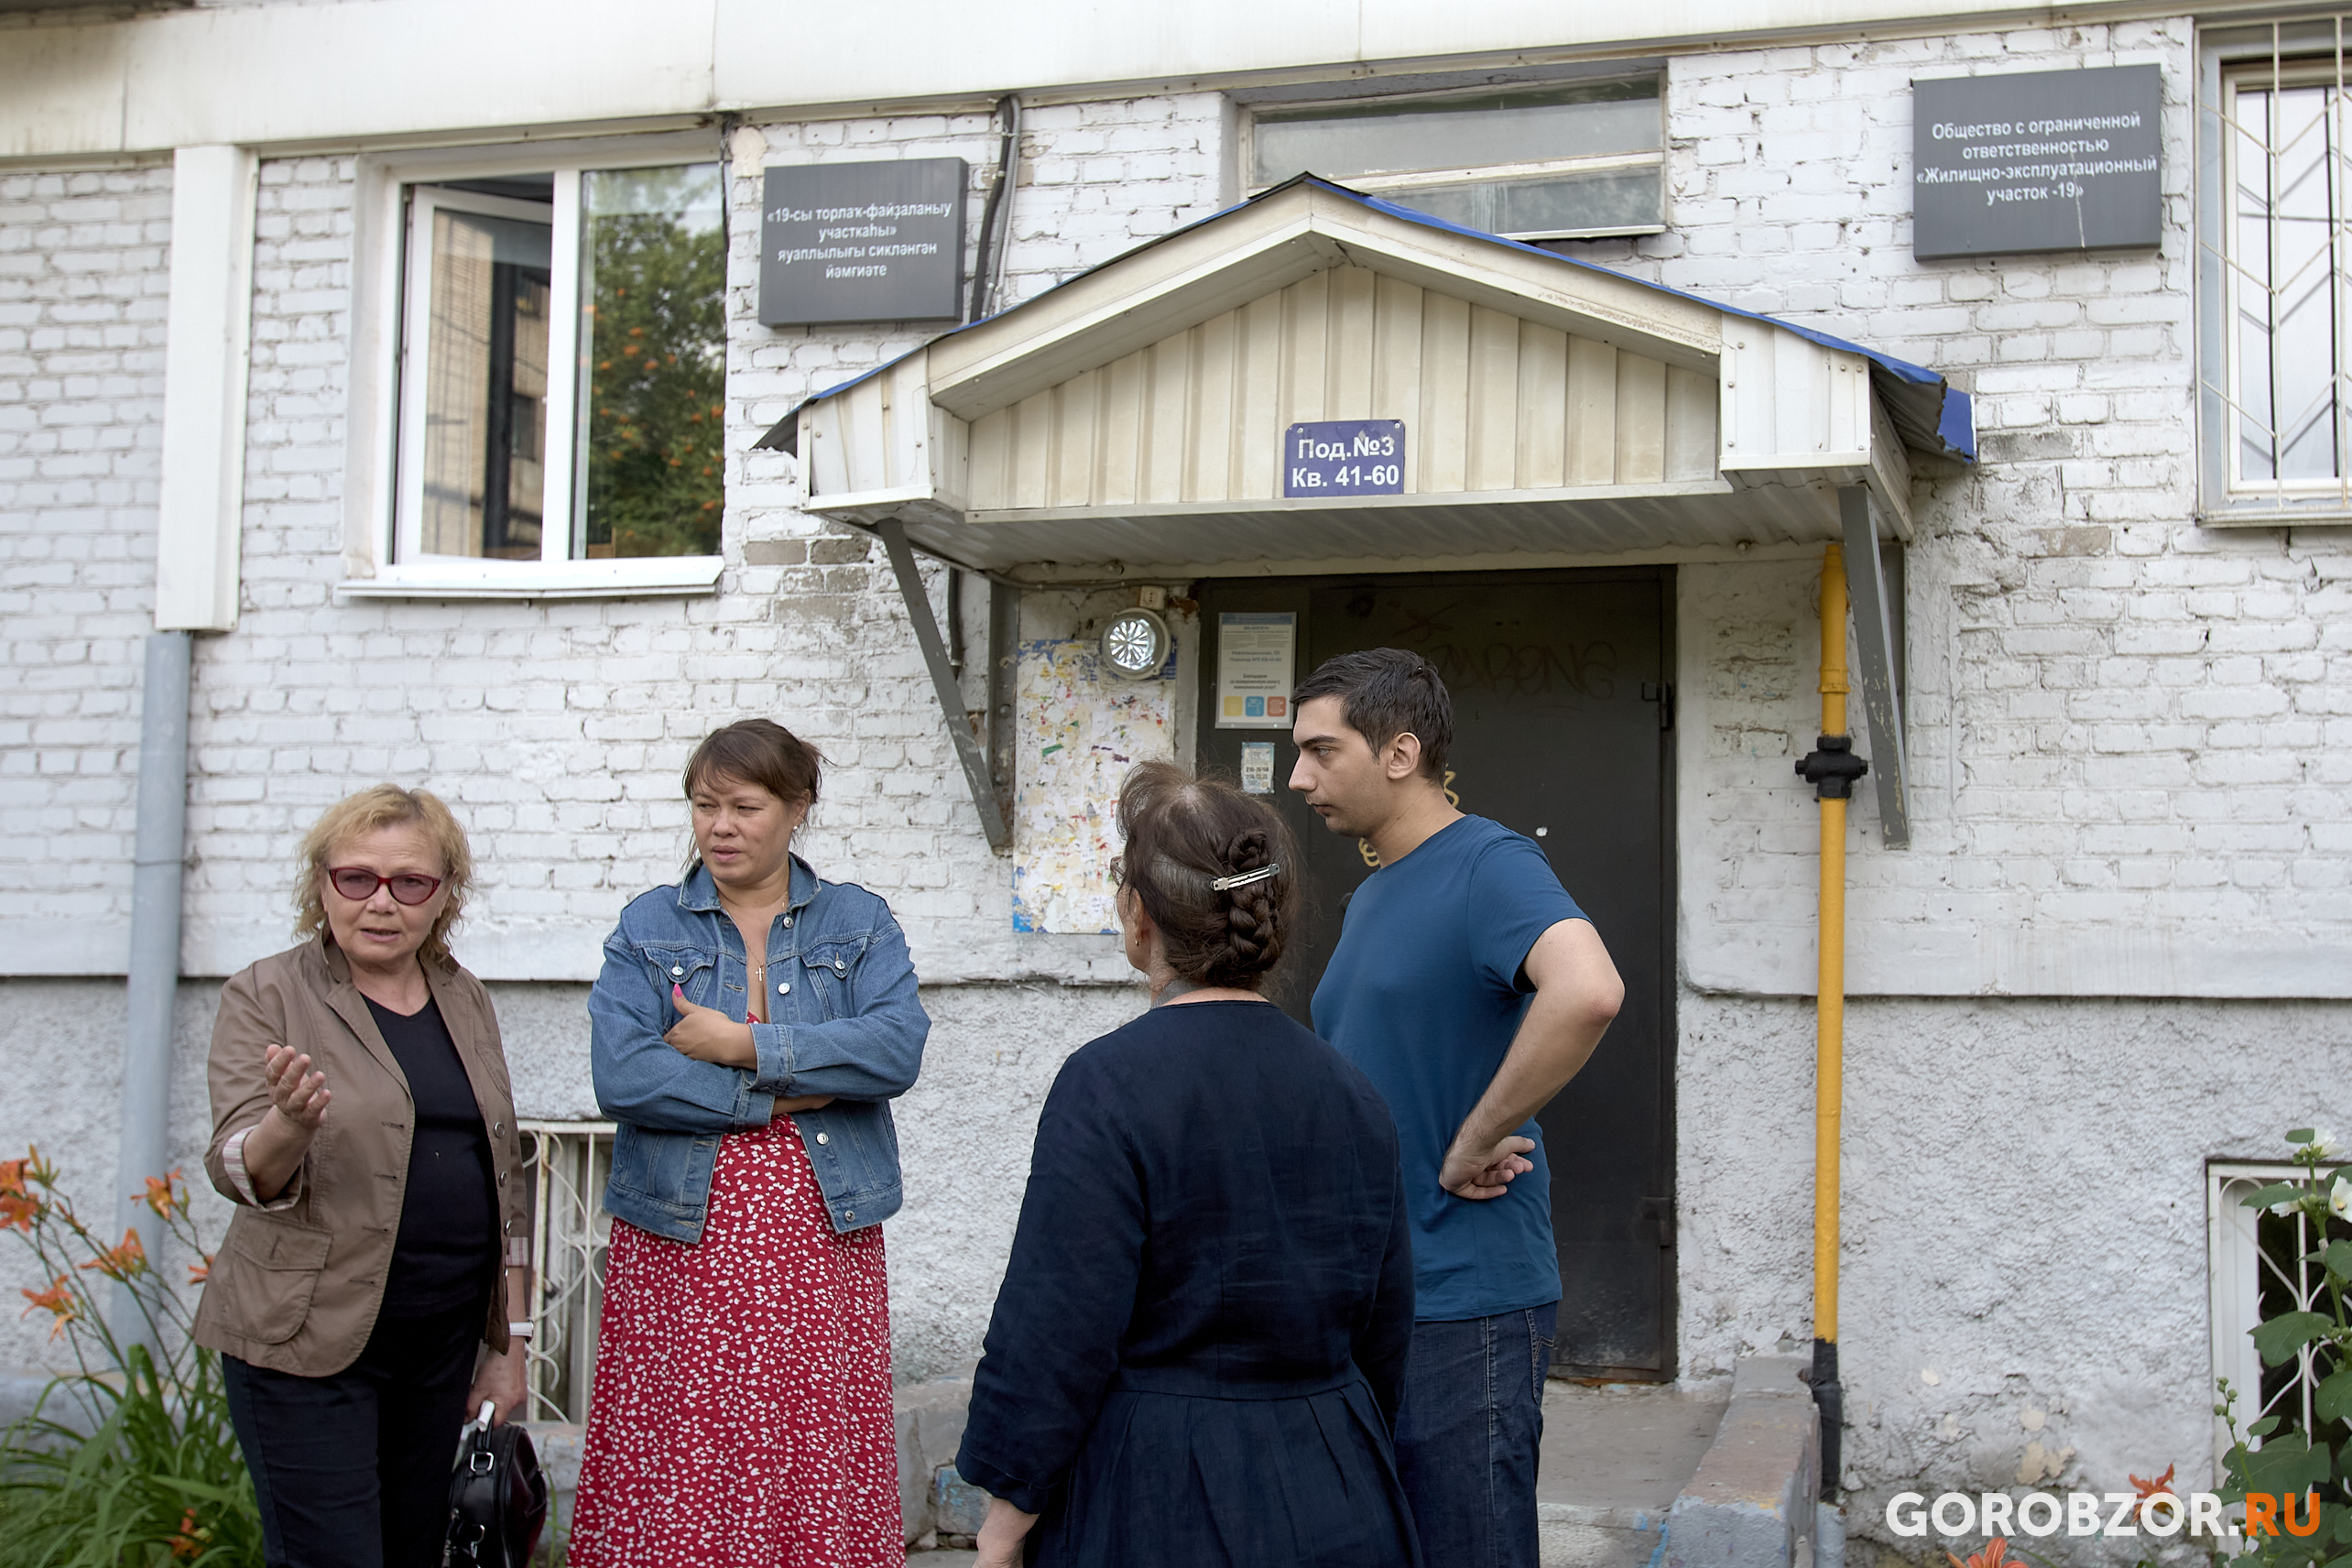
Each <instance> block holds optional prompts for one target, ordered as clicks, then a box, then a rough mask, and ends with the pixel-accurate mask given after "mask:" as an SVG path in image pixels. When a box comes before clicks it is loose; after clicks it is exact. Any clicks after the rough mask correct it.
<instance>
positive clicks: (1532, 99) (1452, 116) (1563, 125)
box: [1252, 77, 1659, 185]
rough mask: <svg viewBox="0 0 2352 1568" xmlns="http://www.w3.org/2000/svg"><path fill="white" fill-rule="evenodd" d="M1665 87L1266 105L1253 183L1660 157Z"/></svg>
mask: <svg viewBox="0 0 2352 1568" xmlns="http://www.w3.org/2000/svg"><path fill="white" fill-rule="evenodd" d="M1658 138H1659V118H1658V82H1657V79H1656V78H1654V77H1645V78H1640V79H1637V80H1634V81H1628V82H1580V83H1578V84H1577V85H1575V86H1573V87H1561V88H1552V89H1548V90H1546V91H1543V92H1538V93H1485V94H1481V95H1477V96H1473V97H1447V98H1421V99H1411V100H1406V101H1402V102H1396V101H1391V102H1388V103H1323V104H1317V105H1315V106H1314V107H1312V108H1306V109H1264V110H1260V111H1259V112H1258V115H1257V118H1256V123H1255V126H1254V134H1253V137H1252V141H1253V158H1252V161H1253V163H1254V165H1255V170H1254V175H1253V179H1254V182H1255V183H1257V184H1258V185H1272V184H1275V183H1277V182H1278V181H1280V180H1288V179H1290V177H1291V176H1292V175H1294V174H1301V173H1305V172H1308V171H1310V170H1312V172H1314V173H1316V174H1320V175H1323V176H1324V177H1325V178H1327V179H1332V180H1346V179H1350V178H1353V177H1355V176H1357V175H1366V174H1404V173H1410V172H1411V171H1413V170H1415V169H1479V168H1485V167H1488V166H1491V165H1496V164H1506V163H1536V162H1542V161H1545V160H1548V159H1552V158H1592V157H1596V156H1599V155H1603V154H1607V153H1631V152H1654V151H1656V150H1658V147H1659V139H1658Z"/></svg>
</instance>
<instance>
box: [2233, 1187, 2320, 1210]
mask: <svg viewBox="0 0 2352 1568" xmlns="http://www.w3.org/2000/svg"><path fill="white" fill-rule="evenodd" d="M2310 1196H2311V1192H2309V1190H2308V1189H2306V1188H2305V1187H2304V1186H2303V1183H2302V1182H2300V1181H2273V1182H2271V1183H2270V1185H2269V1186H2267V1187H2257V1188H2256V1189H2255V1190H2254V1191H2252V1192H2249V1193H2247V1194H2246V1197H2245V1199H2244V1200H2243V1202H2244V1205H2245V1206H2246V1207H2247V1208H2249V1209H2267V1208H2269V1207H2270V1205H2271V1204H2272V1203H2293V1202H2294V1201H2295V1200H2296V1199H2298V1198H2308V1197H2310Z"/></svg>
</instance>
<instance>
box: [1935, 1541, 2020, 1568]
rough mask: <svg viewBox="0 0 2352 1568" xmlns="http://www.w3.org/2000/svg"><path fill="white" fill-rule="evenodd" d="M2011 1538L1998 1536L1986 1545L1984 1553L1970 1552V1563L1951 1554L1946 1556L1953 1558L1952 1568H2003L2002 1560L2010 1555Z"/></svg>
mask: <svg viewBox="0 0 2352 1568" xmlns="http://www.w3.org/2000/svg"><path fill="white" fill-rule="evenodd" d="M2008 1555H2009V1537H2007V1536H2005V1535H1997V1536H1995V1537H1993V1539H1992V1540H1991V1541H1988V1542H1987V1543H1986V1546H1985V1550H1983V1551H1982V1552H1970V1553H1969V1554H1968V1561H1967V1562H1965V1563H1963V1562H1961V1561H1960V1559H1958V1558H1957V1557H1952V1553H1950V1552H1945V1553H1944V1556H1946V1557H1952V1568H2002V1562H2001V1560H2002V1559H2003V1558H2005V1557H2007V1556H2008Z"/></svg>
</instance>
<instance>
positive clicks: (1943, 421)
mask: <svg viewBox="0 0 2352 1568" xmlns="http://www.w3.org/2000/svg"><path fill="white" fill-rule="evenodd" d="M1294 185H1312V186H1313V187H1314V188H1315V189H1316V190H1318V191H1329V192H1330V193H1331V194H1333V195H1334V196H1339V197H1343V198H1345V200H1347V201H1354V202H1356V203H1358V204H1359V205H1362V206H1366V207H1369V208H1371V209H1372V210H1373V211H1375V212H1385V213H1387V214H1388V216H1390V217H1392V218H1397V219H1399V220H1401V221H1403V222H1405V223H1417V224H1419V225H1420V226H1421V227H1422V228H1425V229H1437V230H1440V231H1442V232H1443V233H1445V234H1460V235H1463V236H1464V237H1465V238H1467V239H1474V240H1483V241H1485V242H1486V244H1488V245H1505V246H1508V248H1510V249H1512V250H1520V251H1526V252H1527V253H1529V254H1530V255H1531V256H1542V257H1543V258H1544V259H1545V260H1547V261H1553V262H1558V263H1559V264H1561V265H1562V266H1563V267H1581V268H1583V269H1584V271H1586V272H1597V273H1600V274H1601V275H1602V276H1604V277H1606V278H1615V279H1617V281H1619V282H1621V283H1631V284H1634V285H1636V286H1638V287H1639V288H1643V289H1654V290H1656V291H1657V292H1658V293H1661V294H1666V295H1671V297H1673V298H1674V299H1688V300H1691V301H1693V303H1695V304H1700V305H1704V306H1705V307H1706V308H1707V309H1709V310H1715V311H1719V312H1721V313H1722V314H1724V315H1726V316H1739V317H1742V318H1744V319H1746V320H1748V321H1763V322H1766V323H1768V324H1769V325H1771V326H1775V327H1779V328H1780V329H1781V330H1782V331H1783V332H1794V333H1796V335H1797V336H1799V337H1801V338H1803V339H1805V340H1806V341H1807V342H1809V343H1819V344H1820V345H1821V346H1822V347H1824V348H1829V349H1835V350H1837V351H1839V352H1840V353H1843V354H1860V355H1861V356H1862V357H1863V358H1865V359H1867V360H1868V361H1869V362H1870V366H1871V376H1870V380H1871V384H1872V386H1873V387H1876V389H1877V391H1878V397H1879V399H1880V401H1881V402H1882V403H1884V404H1885V406H1886V409H1887V416H1888V418H1889V419H1891V420H1893V421H1894V425H1895V430H1896V433H1897V434H1899V435H1900V436H1901V437H1902V438H1903V444H1904V445H1906V446H1908V447H1910V448H1911V449H1912V450H1913V451H1916V452H1924V453H1926V454H1928V455H1930V456H1936V457H1946V458H1955V459H1957V460H1958V461H1960V462H1963V463H1974V462H1976V409H1975V408H1974V406H1973V405H1972V404H1971V402H1970V400H1969V397H1968V394H1967V393H1965V392H1963V391H1961V390H1960V389H1959V388H1958V387H1955V386H1953V385H1952V384H1951V383H1949V382H1947V381H1946V380H1944V377H1943V376H1941V375H1939V374H1937V373H1936V372H1935V371H1933V370H1930V369H1928V368H1927V367H1926V366H1925V365H1913V364H1911V362H1910V361H1909V360H1905V359H1897V358H1896V357H1895V356H1894V355H1892V354H1880V353H1879V352H1878V350H1876V349H1872V348H1866V347H1864V346H1863V345H1862V344H1860V343H1849V342H1848V341H1846V339H1844V338H1839V337H1832V336H1831V335H1830V334H1829V333H1827V332H1820V331H1817V330H1816V329H1814V328H1812V327H1803V326H1799V325H1797V324H1796V323H1795V322H1793V321H1782V320H1780V318H1779V317H1778V316H1767V315H1763V314H1761V313H1759V312H1758V311H1755V310H1741V309H1740V308H1739V307H1737V305H1726V304H1723V303H1720V302H1719V301H1717V300H1714V299H1707V298H1705V297H1704V296H1703V295H1698V294H1693V293H1691V292H1689V291H1688V290H1686V289H1671V288H1668V287H1667V286H1666V285H1665V284H1663V283H1653V282H1651V281H1650V279H1648V278H1635V277H1632V276H1630V275H1629V274H1627V273H1623V272H1618V271H1616V270H1615V269H1613V268H1610V267H1602V266H1600V265H1598V264H1597V263H1595V262H1590V261H1585V260H1583V259H1582V258H1580V257H1577V256H1563V255H1561V254H1560V253H1559V252H1558V251H1555V250H1545V249H1544V248H1543V247H1542V246H1541V245H1529V244H1527V243H1526V242H1525V241H1523V240H1513V239H1506V238H1504V237H1503V236H1502V235H1500V234H1487V233H1486V231H1485V230H1483V229H1473V228H1465V226H1463V225H1462V224H1460V223H1448V222H1446V221H1445V220H1444V219H1443V218H1435V217H1432V216H1431V215H1430V214H1429V213H1427V212H1415V211H1414V210H1413V209H1412V208H1410V207H1399V206H1398V205H1397V204H1396V203H1395V202H1393V201H1382V200H1381V199H1380V198H1379V197H1377V196H1367V195H1366V194H1365V193H1364V192H1363V191H1351V190H1349V189H1348V188H1347V187H1346V186H1345V185H1339V184H1334V182H1333V181H1331V180H1325V179H1323V177H1322V176H1321V175H1318V174H1299V175H1293V176H1292V177H1291V178H1290V179H1289V180H1284V181H1283V182H1282V183H1281V184H1279V185H1276V186H1273V187H1271V188H1269V189H1268V190H1265V191H1259V192H1258V194H1257V195H1255V196H1252V197H1249V198H1248V199H1247V200H1246V201H1238V202H1236V203H1235V204H1234V205H1233V206H1230V207H1226V208H1223V209H1221V210H1219V211H1217V212H1212V213H1210V214H1209V215H1208V216H1207V217H1205V218H1199V219H1195V220H1194V221H1193V222H1192V223H1187V224H1185V225H1184V226H1183V227H1182V228H1180V229H1171V230H1169V231H1168V233H1166V234H1160V235H1159V236H1158V237H1156V238H1154V239H1149V240H1146V241H1145V242H1144V243H1143V244H1141V245H1137V246H1136V247H1135V248H1134V249H1132V250H1127V251H1122V252H1120V253H1119V254H1118V255H1117V256H1113V257H1112V258H1111V259H1110V260H1108V261H1105V262H1101V263H1098V264H1097V265H1095V266H1094V267H1088V268H1087V269H1086V271H1085V272H1082V273H1080V274H1078V275H1077V277H1078V278H1083V277H1086V276H1088V275H1089V274H1091V273H1095V272H1100V271H1101V270H1103V268H1104V267H1116V266H1117V265H1118V264H1119V263H1120V262H1122V261H1125V260H1126V259H1127V257H1128V256H1138V255H1141V254H1142V253H1143V252H1145V251H1147V250H1149V249H1150V248H1151V247H1152V246H1154V245H1165V244H1166V243H1167V242H1168V241H1170V240H1171V239H1174V238H1175V237H1176V236H1177V235H1178V234H1190V233H1191V232H1192V230H1194V229H1197V228H1201V227H1203V226H1205V225H1207V224H1210V223H1215V222H1216V221H1217V220H1218V219H1220V218H1223V217H1224V216H1225V214H1226V213H1228V212H1239V211H1240V210H1241V209H1242V208H1244V207H1247V206H1249V205H1251V204H1252V203H1253V202H1258V201H1265V200H1267V199H1268V198H1269V197H1271V196H1273V195H1275V194H1276V193H1278V192H1279V191H1288V190H1290V188H1291V187H1292V186H1294ZM1076 281H1077V278H1065V279H1064V280H1063V281H1062V282H1061V283H1057V284H1055V285H1054V286H1053V287H1054V289H1063V288H1067V287H1069V285H1070V284H1072V283H1074V282H1076ZM1052 292H1053V289H1047V290H1046V293H1047V294H1051V293H1052ZM1037 298H1038V299H1043V298H1044V295H1039V296H1037ZM1033 302H1034V301H1033V300H1026V299H1025V300H1023V301H1021V304H1019V305H1013V306H1008V307H1007V309H1006V310H1000V311H998V312H997V315H1009V314H1011V313H1012V311H1014V310H1020V309H1021V308H1022V306H1025V305H1028V304H1030V303H1033ZM995 320H996V316H984V317H982V318H980V320H979V321H966V322H964V324H963V325H962V326H959V327H953V328H951V329H950V330H948V331H947V332H942V333H940V334H939V336H938V337H934V338H931V339H927V340H926V341H925V343H923V347H924V348H928V347H930V346H931V343H937V342H939V341H940V340H941V339H942V338H950V337H953V336H954V335H955V334H956V333H957V332H969V331H971V330H972V329H973V328H974V327H976V326H979V325H981V324H982V323H983V322H985V321H995ZM920 352H921V349H909V350H908V351H907V353H906V354H899V355H898V356H897V358H894V359H888V360H885V361H884V362H883V363H882V364H880V365H876V366H875V367H874V368H873V369H871V370H869V371H867V372H866V373H865V374H864V375H863V376H853V377H851V378H850V379H849V380H847V381H844V382H842V383H841V384H840V385H839V386H836V387H826V388H825V389H824V390H823V391H822V392H818V393H815V394H812V395H811V396H810V397H805V398H803V399H801V401H800V403H799V404H798V405H797V406H795V407H794V408H793V409H792V411H791V412H790V413H789V414H787V415H785V416H784V417H783V418H782V419H779V420H778V421H777V422H776V424H775V426H774V427H773V428H771V429H770V430H768V433H767V434H766V435H764V436H762V437H760V438H759V440H758V441H757V442H756V443H755V444H756V445H758V446H763V447H768V448H771V449H775V450H779V451H783V452H792V453H794V454H795V455H796V456H797V455H798V453H799V435H800V429H799V427H800V410H801V409H803V408H808V407H809V406H810V405H811V404H812V403H822V402H823V401H824V400H825V399H826V398H828V397H836V396H838V395H839V394H841V393H844V392H846V391H848V390H849V389H850V388H851V387H855V386H856V385H857V384H858V383H859V382H861V381H866V380H868V379H870V378H872V377H874V376H879V375H880V374H881V373H882V372H884V371H886V370H887V369H889V368H890V367H891V366H892V365H897V364H898V363H899V361H900V360H904V359H907V358H909V357H910V356H911V355H913V354H919V353H920Z"/></svg>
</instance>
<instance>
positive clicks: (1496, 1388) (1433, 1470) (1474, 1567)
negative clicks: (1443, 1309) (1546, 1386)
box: [1397, 1301, 1560, 1568]
mask: <svg viewBox="0 0 2352 1568" xmlns="http://www.w3.org/2000/svg"><path fill="white" fill-rule="evenodd" d="M1559 1319H1560V1303H1559V1302H1557V1301H1554V1302H1552V1303H1551V1304H1550V1305H1549V1306H1541V1307H1532V1308H1530V1309H1528V1310H1527V1311H1525V1312H1504V1313H1502V1314H1500V1315H1499V1316H1497V1317H1491V1318H1465V1319H1463V1320H1461V1321H1459V1322H1456V1323H1415V1324H1413V1349H1412V1356H1410V1359H1409V1360H1407V1362H1406V1363H1405V1396H1404V1401H1403V1403H1402V1405H1401V1406H1400V1407H1399V1410H1398V1411H1397V1473H1398V1476H1399V1479H1400V1480H1402V1481H1403V1483H1404V1486H1405V1498H1406V1500H1407V1501H1408V1502H1410V1504H1411V1505H1412V1510H1413V1524H1414V1527H1415V1528H1416V1529H1417V1530H1419V1531H1420V1532H1421V1559H1422V1561H1424V1562H1426V1563H1429V1564H1430V1568H1536V1530H1535V1473H1536V1458H1537V1454H1538V1452H1539V1450H1541V1447H1542V1445H1543V1379H1544V1377H1545V1375H1546V1374H1547V1373H1549V1372H1550V1371H1551V1370H1552V1333H1553V1330H1554V1328H1555V1327H1556V1325H1557V1324H1558V1323H1559Z"/></svg>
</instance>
